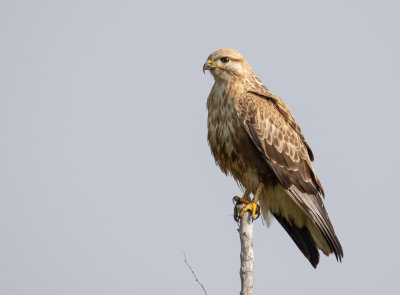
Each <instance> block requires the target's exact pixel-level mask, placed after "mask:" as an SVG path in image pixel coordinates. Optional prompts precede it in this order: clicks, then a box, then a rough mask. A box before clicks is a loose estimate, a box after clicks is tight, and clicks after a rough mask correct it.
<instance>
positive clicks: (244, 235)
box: [237, 204, 254, 295]
mask: <svg viewBox="0 0 400 295" xmlns="http://www.w3.org/2000/svg"><path fill="white" fill-rule="evenodd" d="M244 206H245V204H240V205H237V210H238V212H241V211H242V209H243V208H244ZM238 232H239V236H240V247H241V250H240V280H241V283H242V289H241V290H240V295H253V284H254V273H253V263H254V252H253V220H252V218H251V214H250V212H249V211H246V212H245V213H244V216H243V217H242V218H239V229H238Z"/></svg>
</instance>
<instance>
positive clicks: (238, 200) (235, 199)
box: [232, 189, 251, 222]
mask: <svg viewBox="0 0 400 295" xmlns="http://www.w3.org/2000/svg"><path fill="white" fill-rule="evenodd" d="M250 193H251V191H250V190H248V189H246V191H245V192H244V194H243V197H241V198H240V197H238V196H234V197H233V199H232V201H233V203H234V204H235V207H234V208H233V219H235V221H236V222H239V211H238V207H237V206H238V205H240V204H249V203H250V202H251V199H250Z"/></svg>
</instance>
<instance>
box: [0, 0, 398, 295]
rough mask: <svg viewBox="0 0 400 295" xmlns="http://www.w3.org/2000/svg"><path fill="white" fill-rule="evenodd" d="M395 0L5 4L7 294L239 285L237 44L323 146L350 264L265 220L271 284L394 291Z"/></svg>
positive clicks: (0, 56) (0, 201)
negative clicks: (212, 59) (228, 79)
mask: <svg viewBox="0 0 400 295" xmlns="http://www.w3.org/2000/svg"><path fill="white" fill-rule="evenodd" d="M399 10H400V6H399V4H398V2H396V1H329V2H328V1H253V2H250V1H248V2H245V1H219V2H215V1H197V2H189V1H181V2H177V1H158V2H156V1H153V2H151V1H149V2H147V3H144V2H143V3H138V2H137V1H136V2H135V1H119V0H117V1H98V0H96V1H94V0H93V1H7V0H3V1H2V2H1V3H0V37H1V39H0V40H1V41H0V42H1V46H0V138H1V143H0V179H1V181H0V293H1V294H7V295H17V294H18V295H19V294H21V295H22V294H38V295H39V294H40V295H45V294H202V290H201V288H200V287H199V286H198V285H197V284H196V283H195V282H194V280H193V278H192V275H191V273H190V272H189V270H188V269H187V267H186V266H185V264H184V263H183V254H182V252H183V250H184V251H186V254H187V257H188V259H189V261H190V263H191V264H192V266H193V268H194V270H195V271H196V273H197V276H198V277H199V279H200V280H201V282H202V283H203V284H204V285H205V287H206V289H207V291H208V294H210V295H211V294H238V292H239V288H240V280H239V238H238V234H237V232H236V228H237V226H236V224H235V223H234V221H233V219H232V211H233V205H232V202H231V199H232V197H233V196H234V195H237V194H239V193H240V191H239V188H238V187H237V186H236V184H235V182H234V181H233V180H232V179H231V178H227V177H225V176H224V175H223V174H222V173H221V172H220V171H219V169H218V168H217V167H216V166H215V164H214V160H213V159H212V156H211V154H210V152H209V148H208V145H207V141H206V132H207V131H206V108H205V104H206V98H207V95H208V93H209V91H210V89H211V86H212V83H213V81H212V77H211V76H210V75H209V74H206V75H203V73H202V65H203V63H204V62H205V60H206V58H207V56H208V55H209V54H210V53H211V52H212V51H213V50H215V49H218V48H220V47H231V48H235V49H238V50H239V51H241V52H242V54H243V55H244V56H245V57H246V59H247V60H248V62H249V63H250V65H251V66H252V67H253V69H254V70H255V72H256V73H257V74H258V75H259V77H260V78H261V79H262V80H263V82H264V83H265V84H266V85H267V87H269V88H270V90H271V91H273V92H274V93H276V94H278V95H279V96H281V97H282V98H284V100H285V101H286V102H287V104H288V105H289V107H290V108H291V110H292V112H293V113H294V115H295V117H296V119H297V121H298V122H299V124H300V126H301V127H302V129H303V132H304V134H305V136H306V139H307V141H308V142H309V144H310V145H311V147H312V148H313V151H314V154H315V158H316V161H315V165H314V166H315V168H316V170H317V173H318V175H319V178H320V179H321V181H322V184H323V185H324V188H325V191H326V195H327V197H326V202H325V203H326V207H327V209H328V212H329V215H330V217H331V220H332V223H333V225H334V226H335V229H336V232H337V234H338V237H339V239H340V240H341V242H342V245H343V248H344V260H343V263H342V264H339V263H337V262H336V260H335V259H334V258H333V257H329V258H327V257H325V256H324V257H321V262H320V265H319V267H318V268H317V270H314V269H313V268H312V267H311V265H310V264H309V262H308V261H307V260H306V259H305V258H304V257H303V255H302V253H301V252H300V251H299V250H298V249H297V247H296V245H295V244H294V243H293V242H292V240H291V239H290V237H289V236H288V235H287V234H286V232H284V230H283V229H282V228H281V226H280V225H279V224H278V223H277V222H274V223H273V224H272V226H271V228H269V229H267V228H266V227H265V226H264V225H263V224H262V223H261V221H260V220H258V221H257V223H256V225H255V240H254V246H255V257H256V262H255V276H256V280H255V292H256V294H274V293H279V294H291V293H292V294H293V293H294V292H296V294H305V293H307V294H320V293H321V292H322V291H323V293H324V294H326V295H328V294H394V293H396V289H398V278H399V273H398V269H399V266H400V259H399V256H398V249H399V247H400V238H399V236H398V234H399V227H400V219H399V217H398V208H399V206H400V201H399V198H400V196H399V193H398V189H396V185H397V183H398V182H399V179H398V176H399V172H398V166H399V164H400V156H399V150H400V140H399V131H398V127H399V126H400V119H399V116H398V112H399V111H398V110H399V107H400V103H399V98H400V97H399V91H398V86H399V82H400V57H399V52H400V39H399V29H400V19H399V17H398V12H399Z"/></svg>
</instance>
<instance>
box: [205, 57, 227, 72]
mask: <svg viewBox="0 0 400 295" xmlns="http://www.w3.org/2000/svg"><path fill="white" fill-rule="evenodd" d="M215 68H219V69H225V67H221V66H216V65H213V63H212V60H211V59H207V61H206V63H205V64H204V66H203V73H205V72H206V70H211V69H215Z"/></svg>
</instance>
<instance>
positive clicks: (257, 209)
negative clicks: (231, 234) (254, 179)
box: [239, 183, 264, 219]
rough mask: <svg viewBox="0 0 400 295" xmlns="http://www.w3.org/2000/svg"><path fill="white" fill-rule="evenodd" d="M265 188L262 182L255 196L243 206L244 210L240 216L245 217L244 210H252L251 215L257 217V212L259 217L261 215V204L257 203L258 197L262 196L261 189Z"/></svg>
mask: <svg viewBox="0 0 400 295" xmlns="http://www.w3.org/2000/svg"><path fill="white" fill-rule="evenodd" d="M263 188H264V184H263V183H260V184H259V185H258V187H257V190H256V193H255V194H254V198H253V200H252V201H251V202H249V203H247V205H246V207H244V208H243V210H242V212H240V215H239V216H240V217H243V215H244V212H246V211H251V217H252V218H253V219H255V217H256V214H257V218H258V217H259V216H260V206H259V205H258V204H257V203H258V199H259V197H260V194H261V191H262V189H263Z"/></svg>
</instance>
